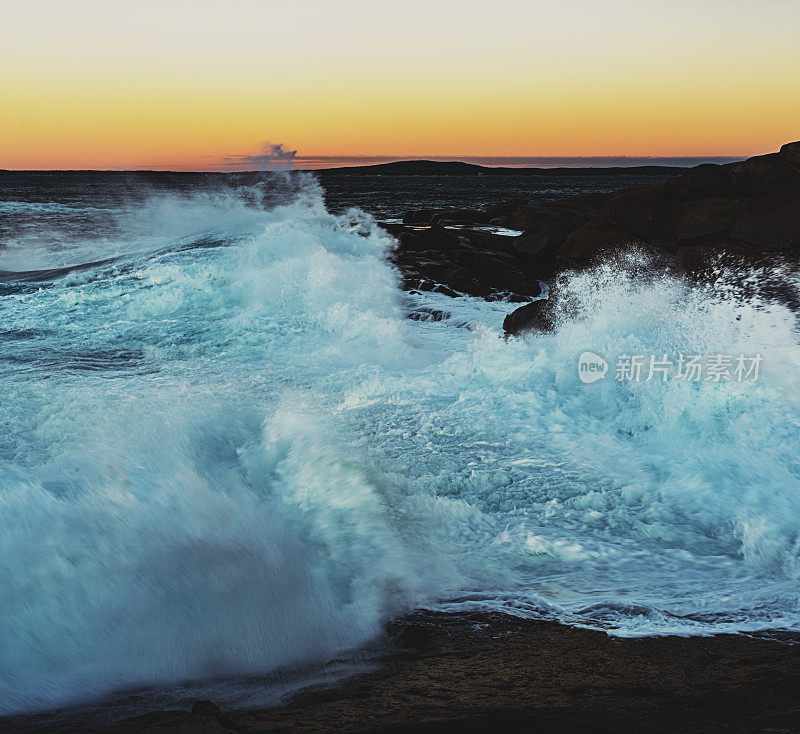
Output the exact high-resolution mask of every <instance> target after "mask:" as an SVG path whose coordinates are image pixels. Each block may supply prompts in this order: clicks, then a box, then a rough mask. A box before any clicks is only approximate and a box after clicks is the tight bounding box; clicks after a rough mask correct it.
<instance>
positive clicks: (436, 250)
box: [383, 142, 800, 333]
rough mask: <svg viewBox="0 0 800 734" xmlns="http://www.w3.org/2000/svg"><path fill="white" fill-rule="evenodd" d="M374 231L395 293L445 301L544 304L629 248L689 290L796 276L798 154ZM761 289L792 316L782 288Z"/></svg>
mask: <svg viewBox="0 0 800 734" xmlns="http://www.w3.org/2000/svg"><path fill="white" fill-rule="evenodd" d="M383 226H384V227H385V228H386V229H387V230H388V231H389V232H390V233H391V234H393V235H394V236H395V237H396V239H397V242H398V245H397V248H396V250H395V251H394V253H393V255H392V257H393V260H394V262H395V263H396V265H397V267H398V269H399V270H400V272H401V273H402V276H403V281H402V282H403V287H404V288H405V289H406V290H409V291H415V290H417V291H436V292H441V293H444V294H446V295H449V296H456V295H459V294H466V295H471V296H478V297H481V298H488V299H505V300H509V301H518V302H520V301H529V300H530V299H532V298H535V297H536V296H538V295H539V294H540V293H541V286H540V282H541V281H544V280H552V279H553V278H554V277H556V276H557V275H558V274H559V273H561V272H564V271H567V270H576V269H582V268H586V267H589V266H591V265H593V264H595V263H597V262H598V261H599V260H600V259H602V258H603V257H606V256H608V255H609V254H611V253H613V252H616V251H619V250H621V249H624V248H627V247H630V246H631V245H635V246H638V247H639V248H644V249H646V250H648V251H649V252H650V253H651V254H652V256H653V257H654V260H655V261H656V262H658V263H659V266H660V267H664V268H667V269H670V270H671V271H673V272H676V273H681V274H683V275H686V276H688V277H690V278H699V277H700V278H705V277H708V274H709V273H710V272H712V273H713V271H714V268H715V267H716V265H717V264H718V263H719V262H720V261H722V262H725V263H729V264H733V265H744V266H745V267H753V266H763V265H774V264H775V263H789V264H791V265H796V264H797V263H798V261H800V142H796V143H787V144H786V145H784V146H783V147H782V148H781V149H780V151H779V152H777V153H771V154H768V155H763V156H756V157H754V158H749V159H748V160H746V161H742V162H739V163H729V164H726V165H714V164H706V165H701V166H697V167H695V168H692V169H689V170H687V171H685V172H683V173H680V174H679V175H676V176H673V177H670V178H666V179H664V180H662V181H659V182H658V183H655V184H651V185H649V186H642V187H637V188H630V189H623V190H621V191H614V192H610V193H600V194H590V195H585V196H579V197H575V198H572V199H565V200H562V201H556V202H550V203H544V204H530V203H528V202H524V201H519V200H514V201H510V202H505V203H502V204H498V205H497V206H494V207H490V208H488V209H486V210H484V211H479V210H420V211H410V212H407V213H406V215H405V216H404V218H403V223H402V224H397V223H386V224H384V225H383ZM497 228H503V229H504V230H505V233H504V234H498V233H497V231H498V230H497ZM509 231H510V232H514V231H516V232H517V234H515V235H509V234H508V232H509ZM768 285H769V287H770V288H771V289H772V291H773V292H774V293H775V295H776V297H778V298H780V299H781V300H783V301H785V302H787V303H789V304H790V305H791V306H792V307H793V308H795V310H797V309H798V308H800V298H798V294H796V293H794V292H793V291H792V289H791V287H788V286H787V285H786V284H785V283H780V282H779V283H771V284H768ZM541 308H542V307H541V305H540V306H536V307H532V308H528V309H527V310H521V311H520V312H518V313H517V314H516V316H515V317H514V318H512V319H511V320H510V321H508V322H507V327H508V328H507V331H509V333H520V332H521V331H524V330H525V329H527V328H540V324H541V323H545V324H546V320H545V321H544V322H543V321H542V318H541ZM523 309H524V307H523ZM531 317H533V318H531Z"/></svg>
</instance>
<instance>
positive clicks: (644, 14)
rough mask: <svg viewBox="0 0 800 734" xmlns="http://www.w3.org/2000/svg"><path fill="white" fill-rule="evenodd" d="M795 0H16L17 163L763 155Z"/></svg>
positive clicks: (788, 73)
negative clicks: (293, 156)
mask: <svg viewBox="0 0 800 734" xmlns="http://www.w3.org/2000/svg"><path fill="white" fill-rule="evenodd" d="M798 28H800V2H796V0H765V1H764V0H762V2H751V1H750V0H705V1H704V2H700V1H699V0H692V1H691V2H690V1H689V0H673V1H672V2H670V3H665V2H660V1H659V2H656V1H655V0H653V1H651V0H635V1H634V0H605V1H604V2H601V1H600V0H571V1H570V0H567V1H566V2H562V3H554V2H552V0H548V1H547V2H540V1H538V0H528V1H527V2H521V1H519V0H492V2H485V1H481V2H478V1H477V0H462V1H461V2H451V0H426V1H424V2H423V0H406V1H405V2H403V3H391V2H378V1H377V0H370V1H369V2H368V1H367V0H340V1H339V2H322V1H321V0H293V2H289V1H288V0H287V1H284V0H267V1H261V2H256V0H227V1H226V2H222V1H221V0H220V1H218V2H210V1H208V0H206V1H204V0H194V2H188V0H160V1H159V2H155V1H154V0H140V1H139V2H136V3H111V2H108V1H107V0H104V1H103V2H101V1H100V0H73V1H72V2H69V3H65V2H56V1H55V0H20V1H15V0H5V1H4V2H3V3H2V4H1V5H0V71H1V72H2V74H1V75H0V109H2V114H0V168H184V169H214V168H218V167H219V166H220V165H222V163H223V161H224V160H225V158H226V157H227V156H234V155H243V154H252V153H258V152H259V151H260V150H261V148H262V146H263V144H264V142H265V141H272V142H275V143H278V142H280V143H284V144H286V145H287V146H288V147H290V148H292V149H297V150H299V152H300V154H301V155H306V156H317V155H334V156H337V155H343V156H352V155H376V154H382V155H397V156H424V155H438V156H453V157H457V156H469V155H484V156H517V155H531V156H538V155H542V156H550V155H553V156H555V155H562V156H564V155H568V156H581V155H656V156H658V155H664V156H679V155H685V156H691V155H697V156H708V155H749V154H754V153H762V152H768V151H771V150H775V149H776V148H777V147H779V146H780V145H781V144H782V143H783V142H786V141H787V140H790V139H798V138H800V43H798V42H797V29H798Z"/></svg>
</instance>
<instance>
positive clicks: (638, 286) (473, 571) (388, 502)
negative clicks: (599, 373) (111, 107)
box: [0, 176, 800, 713]
mask: <svg viewBox="0 0 800 734" xmlns="http://www.w3.org/2000/svg"><path fill="white" fill-rule="evenodd" d="M112 204H113V205H111V204H109V203H108V202H106V203H105V204H104V206H105V208H104V209H103V214H102V215H98V213H97V212H96V211H93V210H88V209H87V211H84V212H83V213H82V215H81V217H82V222H83V224H82V226H81V227H78V226H77V224H75V222H72V223H70V222H69V221H65V220H63V219H59V218H58V217H59V216H60V215H59V214H58V213H57V212H50V213H47V214H46V216H48V217H53V222H52V224H53V230H52V231H50V232H49V233H50V234H51V235H52V233H53V232H55V231H58V232H59V236H58V237H55V238H53V237H51V238H50V239H48V230H47V229H42V228H38V229H36V232H35V235H34V234H31V232H29V233H28V234H27V235H25V236H24V237H22V236H20V237H19V238H17V239H14V240H13V241H6V243H5V245H6V249H5V251H4V253H3V255H2V259H0V268H2V269H5V270H12V269H14V268H12V265H14V266H16V267H17V269H25V270H32V269H37V268H46V267H52V266H53V262H56V263H57V264H59V265H63V266H67V267H71V266H76V265H80V264H82V263H87V262H95V261H97V260H104V261H105V262H104V264H102V265H99V266H96V267H91V268H86V269H76V270H74V271H71V272H67V273H66V274H63V275H62V276H60V277H56V278H51V279H49V280H46V281H44V282H42V283H40V284H36V285H35V286H24V287H23V286H20V285H18V284H17V285H15V284H14V283H13V282H11V281H9V282H8V283H7V284H2V283H0V290H2V297H1V298H0V324H2V329H3V331H2V335H1V337H0V338H1V339H2V342H1V344H2V353H0V380H1V381H2V391H1V392H0V429H2V430H0V590H1V593H0V711H2V712H4V713H8V712H18V711H28V710H33V709H41V708H46V707H51V706H58V705H64V704H67V703H71V702H74V701H78V700H86V699H92V698H97V697H99V696H102V695H105V694H108V693H110V692H113V691H117V690H122V689H126V688H130V687H135V686H143V685H145V686H146V685H166V684H169V683H175V682H178V681H185V680H188V679H208V678H214V677H218V676H230V675H248V674H255V673H263V672H267V671H269V670H273V669H275V668H278V667H280V666H292V665H303V664H306V663H312V662H319V661H324V660H327V659H328V658H330V657H331V656H333V655H336V654H337V653H339V652H341V651H343V650H346V649H350V648H354V647H357V646H359V645H362V644H364V643H365V642H367V641H369V640H370V639H372V638H374V637H375V636H376V635H379V634H380V631H381V627H382V624H383V622H384V621H386V620H387V619H389V618H391V617H392V616H395V615H398V614H402V613H403V612H405V611H407V610H409V609H412V608H415V607H419V606H428V607H432V608H441V609H450V610H463V609H491V610H500V611H506V612H511V613H515V614H521V615H529V616H542V615H544V616H548V617H551V618H558V619H562V620H564V621H567V622H570V623H573V624H583V625H589V626H595V627H601V628H604V629H608V630H609V631H610V632H612V633H614V634H664V633H671V632H677V633H680V634H712V633H714V632H718V631H738V630H752V629H763V628H769V627H787V628H794V627H797V626H798V624H800V601H799V600H800V594H798V586H797V575H798V537H799V536H800V493H798V489H800V482H799V481H798V480H799V479H800V459H798V458H797V450H796V449H797V445H798V440H799V439H800V410H799V409H800V404H799V403H800V391H798V390H797V385H798V374H800V372H799V370H800V350H799V349H798V345H797V333H796V326H795V321H794V317H793V315H792V313H791V312H790V311H789V310H788V309H787V308H786V307H785V306H783V305H781V303H780V302H778V301H776V300H775V299H769V298H764V297H761V296H760V295H758V294H753V293H750V292H749V291H748V292H746V293H740V292H738V291H737V292H736V293H731V292H730V289H720V288H718V287H716V288H715V287H704V288H702V287H701V288H689V287H688V286H687V284H686V283H684V282H683V281H682V280H680V279H679V278H676V277H673V276H670V275H668V274H665V273H659V274H653V275H652V277H648V278H642V277H641V275H642V272H643V271H645V272H649V271H650V270H651V269H650V267H649V265H648V263H647V261H646V260H642V259H641V258H640V257H638V256H631V257H630V258H628V259H627V260H623V261H619V260H618V261H612V262H608V263H606V264H604V265H602V266H600V267H598V268H596V269H594V270H592V271H589V272H585V273H581V274H574V275H571V276H569V277H567V278H565V279H564V282H563V283H560V284H559V292H560V293H563V294H564V301H563V303H564V304H568V306H565V307H564V309H563V310H562V311H561V312H559V313H558V314H557V316H558V318H557V324H558V328H557V329H556V330H555V331H554V332H553V333H551V334H538V335H537V334H534V335H530V336H528V337H526V338H524V339H504V338H503V336H502V333H501V324H502V320H503V317H504V315H505V314H506V313H507V312H508V311H509V310H510V309H511V308H512V305H511V304H504V303H497V302H495V303H486V302H483V301H481V300H479V299H471V298H457V299H447V298H446V297H445V296H442V295H440V294H411V295H409V294H402V293H401V292H400V290H399V287H398V282H399V279H398V276H397V273H395V271H394V270H393V269H392V268H391V266H390V265H389V264H388V263H387V260H386V257H385V254H386V252H387V250H388V249H389V248H391V247H392V246H393V242H392V240H391V238H390V237H389V236H388V235H387V234H386V233H385V232H383V231H382V230H381V229H380V228H379V227H377V226H376V225H375V223H374V222H373V221H372V220H371V218H370V217H369V216H367V215H366V214H363V213H361V212H358V211H350V212H348V213H346V214H345V215H342V216H334V215H331V214H330V213H328V212H327V211H326V210H325V207H324V206H323V203H322V197H321V191H320V189H319V187H318V186H317V185H316V184H315V183H314V182H313V180H311V179H309V178H307V177H302V176H301V177H295V176H278V177H265V179H264V180H263V181H262V182H261V183H260V184H259V185H257V186H255V187H253V186H238V185H234V186H233V187H230V186H229V187H227V188H223V189H221V190H217V189H213V188H212V189H210V190H206V191H201V192H185V193H183V194H179V195H178V194H175V193H167V192H159V191H150V192H142V191H138V190H137V192H136V193H135V195H133V194H131V195H130V196H127V195H120V196H119V197H118V199H117V200H114V201H113V202H112ZM15 216H16V215H15ZM19 216H27V215H19ZM35 216H41V212H38V213H36V214H35ZM70 216H71V215H70ZM98 218H100V219H103V221H104V222H105V224H104V225H103V226H104V227H105V229H104V230H103V231H104V232H106V233H107V234H104V235H103V236H102V237H93V236H88V235H87V234H86V232H87V231H88V230H90V229H91V225H92V222H93V221H95V220H97V219H98ZM39 221H42V220H39ZM22 231H24V228H23V230H22ZM64 232H67V233H68V234H69V235H70V236H69V237H64V236H62V235H63V234H64ZM732 279H733V281H734V282H736V278H735V277H733V278H732ZM445 304H446V306H445ZM409 305H412V306H422V307H429V308H438V309H441V310H444V311H447V313H449V314H451V316H450V317H449V318H444V319H443V320H441V321H439V322H418V321H412V320H409V319H407V318H406V317H405V310H406V309H407V308H408V307H409ZM465 325H466V326H468V327H469V328H465ZM587 350H588V351H591V352H593V353H595V354H598V355H603V356H604V358H605V359H607V360H608V361H609V364H611V365H613V361H614V358H615V357H616V356H618V355H620V354H623V353H628V354H645V355H649V354H662V353H664V352H670V353H672V352H673V351H684V352H686V353H698V354H708V353H711V352H716V351H723V352H725V353H739V352H742V353H747V354H753V353H759V354H762V355H763V365H762V370H761V373H760V375H759V378H758V380H757V381H754V382H733V381H730V382H725V383H712V382H686V381H678V380H669V381H666V382H662V381H655V380H651V381H642V382H633V381H623V380H617V379H615V375H614V374H613V370H609V373H608V374H607V375H606V376H605V378H604V379H602V380H598V381H596V382H593V383H592V384H585V383H584V382H582V381H581V380H580V379H579V375H578V372H577V362H578V357H579V355H580V354H581V353H583V352H585V351H587Z"/></svg>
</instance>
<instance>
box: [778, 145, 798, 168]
mask: <svg viewBox="0 0 800 734" xmlns="http://www.w3.org/2000/svg"><path fill="white" fill-rule="evenodd" d="M778 152H779V154H780V155H781V156H783V157H784V158H785V159H786V160H787V161H789V162H790V163H796V164H798V165H800V141H799V142H796V143H786V145H784V146H782V147H781V149H780V151H778Z"/></svg>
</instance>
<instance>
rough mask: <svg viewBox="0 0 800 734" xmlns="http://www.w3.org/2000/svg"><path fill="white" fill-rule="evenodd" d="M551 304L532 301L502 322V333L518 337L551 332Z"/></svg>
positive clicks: (545, 301) (544, 300)
mask: <svg viewBox="0 0 800 734" xmlns="http://www.w3.org/2000/svg"><path fill="white" fill-rule="evenodd" d="M551 307H552V304H551V303H550V301H549V300H547V299H541V300H538V301H532V302H531V303H526V304H525V305H524V306H520V307H519V308H518V309H516V310H515V311H512V312H511V313H510V314H508V316H506V317H505V319H504V320H503V331H505V332H506V334H509V335H511V336H518V335H519V334H524V333H526V332H529V331H545V332H547V331H552V330H553V316H552V311H551Z"/></svg>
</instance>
